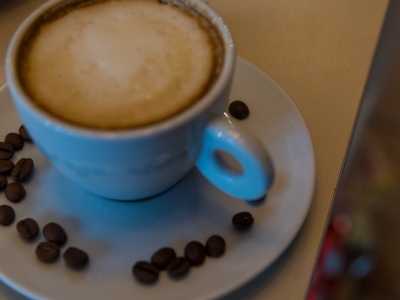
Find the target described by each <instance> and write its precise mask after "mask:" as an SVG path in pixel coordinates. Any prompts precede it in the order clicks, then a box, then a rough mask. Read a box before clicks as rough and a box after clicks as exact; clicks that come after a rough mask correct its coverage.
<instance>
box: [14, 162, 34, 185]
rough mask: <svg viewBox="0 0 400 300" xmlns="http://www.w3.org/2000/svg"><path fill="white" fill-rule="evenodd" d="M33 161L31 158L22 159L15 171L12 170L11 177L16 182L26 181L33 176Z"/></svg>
mask: <svg viewBox="0 0 400 300" xmlns="http://www.w3.org/2000/svg"><path fill="white" fill-rule="evenodd" d="M32 172H33V160H32V159H31V158H21V159H20V160H19V161H18V162H17V164H16V165H15V167H14V169H12V172H11V177H12V178H13V179H14V180H15V181H26V180H28V179H29V177H30V176H31V175H32Z"/></svg>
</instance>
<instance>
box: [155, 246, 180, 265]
mask: <svg viewBox="0 0 400 300" xmlns="http://www.w3.org/2000/svg"><path fill="white" fill-rule="evenodd" d="M174 258H176V253H175V250H174V249H172V248H167V247H165V248H161V249H160V250H158V251H157V252H156V253H154V254H153V255H152V257H151V263H152V264H153V265H155V266H156V267H157V268H158V269H159V270H165V269H166V268H167V265H168V263H169V262H170V261H171V260H173V259H174Z"/></svg>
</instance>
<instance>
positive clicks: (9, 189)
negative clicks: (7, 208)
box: [4, 182, 26, 203]
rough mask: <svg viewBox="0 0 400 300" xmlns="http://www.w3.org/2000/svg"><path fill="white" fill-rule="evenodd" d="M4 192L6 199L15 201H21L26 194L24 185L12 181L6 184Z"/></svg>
mask: <svg viewBox="0 0 400 300" xmlns="http://www.w3.org/2000/svg"><path fill="white" fill-rule="evenodd" d="M4 193H5V194H6V198H7V199H8V200H10V201H11V202H15V203H17V202H19V201H21V200H22V199H24V197H25V196H26V191H25V189H24V187H23V186H22V185H21V184H20V183H18V182H12V183H10V184H9V185H7V186H6V189H5V190H4Z"/></svg>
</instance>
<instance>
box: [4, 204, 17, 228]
mask: <svg viewBox="0 0 400 300" xmlns="http://www.w3.org/2000/svg"><path fill="white" fill-rule="evenodd" d="M14 219H15V212H14V209H13V208H12V207H11V206H9V205H7V204H3V205H0V224H1V225H3V226H8V225H10V224H11V223H12V222H14Z"/></svg>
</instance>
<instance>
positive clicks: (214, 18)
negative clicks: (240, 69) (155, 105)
mask: <svg viewBox="0 0 400 300" xmlns="http://www.w3.org/2000/svg"><path fill="white" fill-rule="evenodd" d="M172 1H173V2H178V3H179V2H181V3H184V4H186V5H188V6H189V7H191V8H194V9H195V10H196V11H197V12H199V13H200V14H201V15H202V16H203V17H205V18H207V19H208V20H209V21H210V22H211V24H212V25H213V26H214V27H215V29H216V30H217V31H218V33H219V35H220V38H221V42H222V45H223V47H224V56H223V59H222V68H221V71H220V73H219V75H218V78H217V80H216V81H215V82H214V84H213V86H212V87H211V89H210V90H209V91H208V92H207V93H206V94H205V95H204V96H202V97H201V99H200V100H199V101H197V102H196V103H195V104H193V105H191V106H190V107H189V108H187V109H185V110H183V111H182V112H180V113H178V114H177V115H175V116H172V117H170V118H167V119H166V120H162V121H159V122H156V123H152V124H149V125H144V126H141V127H134V128H126V129H96V128H89V127H83V126H79V125H75V124H73V123H70V122H67V121H64V120H62V119H60V118H57V117H55V116H53V115H52V114H50V113H49V112H47V111H45V110H44V109H41V108H39V107H38V106H37V105H35V104H34V103H33V102H32V101H31V100H30V99H29V98H30V97H29V96H28V94H27V93H26V92H25V89H24V88H23V87H22V84H21V82H20V79H19V76H18V72H17V68H16V60H17V58H18V50H19V46H20V44H21V42H22V40H23V37H24V36H25V34H26V32H27V30H28V29H29V28H30V26H31V25H32V24H33V23H34V22H35V21H36V20H37V19H38V18H39V17H40V16H41V15H42V14H43V13H45V12H46V11H48V10H49V9H50V8H51V7H53V6H54V5H56V4H57V3H61V2H66V3H68V2H70V1H68V0H50V1H48V2H46V3H45V4H43V5H41V6H40V7H38V8H37V9H36V10H35V11H34V12H32V13H31V14H30V15H29V16H28V17H27V18H26V19H25V20H24V21H23V23H22V24H21V25H20V26H19V27H18V29H17V31H16V32H15V33H14V35H13V37H12V39H11V42H10V44H9V46H8V49H7V54H6V70H5V71H6V79H7V83H8V87H9V89H10V91H11V94H14V95H17V97H14V96H13V97H12V98H13V100H14V101H18V102H19V104H21V105H23V106H25V107H26V108H27V109H28V110H30V111H31V113H33V114H34V115H35V117H36V118H40V119H41V121H42V122H43V123H46V126H47V127H55V128H56V129H57V131H64V132H65V133H67V134H75V135H80V136H83V137H85V138H102V139H115V138H118V139H128V138H135V137H146V136H149V135H155V134H160V133H163V132H166V131H169V130H171V129H174V128H177V127H179V126H181V125H184V124H185V123H187V122H189V121H190V120H193V119H194V118H195V117H196V116H198V115H200V114H201V113H202V112H204V111H205V110H207V109H208V108H209V107H210V106H211V105H212V104H213V103H214V102H215V101H216V100H217V99H218V98H219V97H220V96H221V95H222V94H223V93H224V92H225V89H226V87H227V86H228V85H229V84H230V81H231V78H232V76H233V70H234V67H235V60H236V51H235V46H234V42H233V38H232V34H231V32H230V30H229V28H228V26H227V25H226V23H225V21H224V20H223V19H222V17H221V16H220V15H219V14H218V13H217V12H216V11H215V10H214V9H213V8H211V7H210V6H209V5H208V4H206V3H205V2H203V1H201V0H172ZM204 13H207V16H204Z"/></svg>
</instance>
